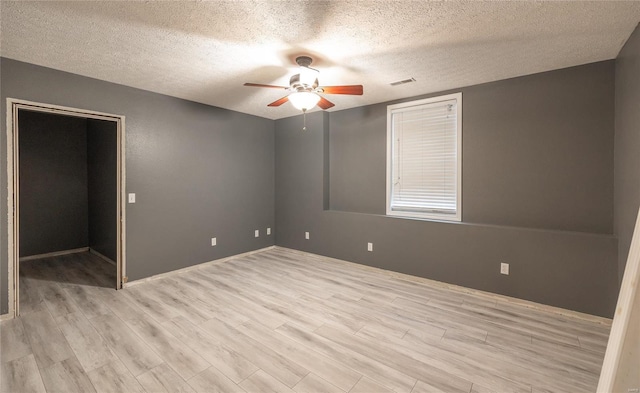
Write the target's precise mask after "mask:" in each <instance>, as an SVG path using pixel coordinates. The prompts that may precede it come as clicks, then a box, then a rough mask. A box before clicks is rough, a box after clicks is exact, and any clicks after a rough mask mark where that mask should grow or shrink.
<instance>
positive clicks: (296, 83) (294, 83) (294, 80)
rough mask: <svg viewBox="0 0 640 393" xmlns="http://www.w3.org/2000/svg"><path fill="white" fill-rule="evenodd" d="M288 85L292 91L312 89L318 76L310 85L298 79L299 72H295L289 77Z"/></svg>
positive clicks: (315, 86) (316, 84) (314, 87)
mask: <svg viewBox="0 0 640 393" xmlns="http://www.w3.org/2000/svg"><path fill="white" fill-rule="evenodd" d="M289 86H291V90H293V91H313V90H315V89H316V88H317V87H318V78H316V79H315V80H314V81H313V84H312V85H308V84H305V83H303V82H302V81H301V80H300V74H295V75H293V76H291V78H290V79H289Z"/></svg>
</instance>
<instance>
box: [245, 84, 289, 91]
mask: <svg viewBox="0 0 640 393" xmlns="http://www.w3.org/2000/svg"><path fill="white" fill-rule="evenodd" d="M244 85H245V86H249V87H269V88H271V89H285V90H286V89H288V88H289V87H288V86H274V85H263V84H260V83H245V84H244Z"/></svg>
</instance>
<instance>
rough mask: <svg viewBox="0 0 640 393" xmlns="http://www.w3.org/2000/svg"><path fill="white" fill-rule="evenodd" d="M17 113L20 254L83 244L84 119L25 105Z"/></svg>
mask: <svg viewBox="0 0 640 393" xmlns="http://www.w3.org/2000/svg"><path fill="white" fill-rule="evenodd" d="M18 116H19V121H20V133H19V145H20V155H19V156H20V256H21V257H25V256H30V255H37V254H45V253H49V252H54V251H63V250H70V249H74V248H80V247H87V246H88V244H89V235H88V231H87V221H88V215H87V210H88V206H87V137H86V123H87V122H86V120H85V119H80V118H76V117H69V116H59V115H53V114H46V113H38V112H31V111H24V110H21V111H20V112H19V114H18ZM5 149H6V147H5ZM5 151H6V150H5ZM3 156H4V154H3ZM3 164H4V165H6V162H4V163H3ZM5 171H6V168H5ZM4 184H5V188H6V182H5V183H4ZM5 192H6V190H5ZM3 200H6V199H3ZM5 210H6V206H5ZM5 227H6V224H5ZM4 248H5V247H4V246H3V249H4Z"/></svg>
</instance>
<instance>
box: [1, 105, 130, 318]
mask: <svg viewBox="0 0 640 393" xmlns="http://www.w3.org/2000/svg"><path fill="white" fill-rule="evenodd" d="M45 119H58V120H60V121H62V122H63V123H64V124H65V127H66V128H65V130H66V129H68V130H73V131H72V132H70V133H66V132H65V134H64V135H65V136H64V138H62V139H57V136H59V135H61V134H60V133H58V134H55V133H54V134H50V135H49V136H48V138H49V139H48V141H47V139H46V138H47V136H46V135H42V136H40V135H36V137H37V138H34V135H33V133H29V132H28V131H27V128H25V127H26V126H28V125H30V124H31V125H32V124H34V122H36V123H37V122H38V121H40V122H42V121H44V120H45ZM83 125H84V127H85V128H84V130H83V129H81V127H82V126H83ZM21 127H22V130H21ZM21 133H22V137H23V141H22V144H21V139H20V138H21ZM114 133H115V135H114ZM114 137H115V138H114ZM38 138H40V139H38ZM105 138H106V139H105ZM34 140H37V141H36V142H34ZM124 141H125V138H124V116H119V115H112V114H106V113H99V112H95V111H89V110H83V109H77V108H69V107H61V106H56V105H49V104H42V103H35V102H29V101H24V100H16V99H8V100H7V164H8V165H7V166H8V170H7V174H8V182H7V183H8V184H7V188H8V195H9V197H8V198H7V199H8V201H7V203H8V211H9V212H10V214H9V225H8V226H9V228H8V235H9V236H8V251H9V252H8V256H9V261H8V262H9V263H8V267H9V272H8V273H9V285H8V288H9V315H10V316H17V315H19V313H20V299H19V297H20V262H21V257H23V258H22V260H23V261H25V260H29V259H31V260H34V259H39V258H45V259H42V260H43V261H48V262H51V258H64V257H63V256H64V255H65V254H66V255H69V254H73V253H78V252H86V251H91V254H92V257H94V258H96V257H98V258H100V259H102V260H110V261H111V262H112V263H113V264H115V267H114V268H115V270H116V272H115V275H113V274H112V275H111V279H110V281H112V283H111V285H112V286H113V288H115V289H120V288H122V283H123V282H124V281H126V264H125V257H124V255H125V253H124V250H125V241H124V239H125V230H124V229H125V221H124V219H125V214H124V213H125V211H124V206H125V204H124V190H125V187H124V181H125V176H124V173H125V166H124V162H125V160H124ZM48 145H52V146H51V147H52V148H51V149H48ZM53 145H59V151H57V150H56V149H55V147H56V146H53ZM107 145H109V146H110V148H109V149H106V148H103V147H101V146H107ZM83 148H84V150H83ZM38 149H40V152H47V153H43V155H44V156H46V155H49V156H56V155H59V156H63V157H64V160H63V161H64V163H62V164H60V165H61V167H60V168H55V170H51V171H50V173H46V174H42V173H41V174H40V175H39V176H40V178H39V179H38V178H37V176H36V178H35V179H34V178H33V177H32V176H29V177H27V176H26V174H27V173H29V170H31V169H33V168H35V169H37V168H38V166H40V167H42V166H43V162H39V161H43V160H40V158H35V159H34V157H38V154H39V150H38ZM73 149H75V150H73ZM105 150H107V153H105ZM21 155H23V157H21ZM83 155H84V156H83ZM54 158H55V157H54ZM83 158H84V161H83ZM52 162H53V161H52ZM21 165H22V166H21ZM47 165H50V164H44V166H45V167H46V166H47ZM83 171H84V172H83ZM21 173H22V175H23V179H21ZM60 173H63V175H62V176H61V177H60V178H58V179H57V178H56V175H54V174H57V175H60ZM65 173H66V175H64V174H65ZM83 173H84V174H85V176H84V180H83V179H82V178H83V176H82V174H83ZM88 173H91V174H92V176H86V175H87V174H88ZM27 178H28V180H29V181H27V180H26V179H27ZM103 179H104V182H103ZM83 181H84V184H83ZM46 183H50V184H49V186H56V187H58V189H57V192H51V191H47V188H46V187H47V184H46ZM83 185H84V186H85V189H84V191H83V190H82V186H83ZM37 188H40V189H37ZM53 189H54V188H49V190H53ZM73 189H76V191H77V192H75V193H74V192H72V191H73ZM21 192H23V195H22V197H21ZM25 193H26V194H25ZM43 193H46V194H43ZM83 193H84V194H83ZM21 204H22V205H23V206H22V207H21ZM47 204H48V208H47ZM65 206H66V208H65ZM74 206H76V207H77V208H78V209H77V210H76V211H72V207H74ZM56 209H60V210H64V211H60V212H58V213H59V216H58V217H52V216H51V215H52V214H53V213H54V212H55V211H56ZM11 213H12V214H11ZM90 218H91V221H90ZM21 222H22V224H23V225H22V227H21ZM56 223H58V224H63V225H60V227H61V229H67V230H68V232H69V236H67V234H66V233H65V231H64V230H58V231H57V232H56V231H55V228H56ZM83 224H84V227H83ZM47 226H49V227H51V228H49V231H48V232H46V231H45V230H46V227H47ZM25 227H30V228H32V229H33V228H37V231H41V232H42V233H32V232H30V231H25ZM83 228H84V229H83ZM105 228H108V229H105ZM21 230H22V231H21ZM83 231H84V232H83ZM25 257H26V258H25ZM46 258H49V259H46ZM67 258H68V257H67ZM83 259H87V258H83ZM94 260H95V259H94ZM113 277H115V280H114V279H113Z"/></svg>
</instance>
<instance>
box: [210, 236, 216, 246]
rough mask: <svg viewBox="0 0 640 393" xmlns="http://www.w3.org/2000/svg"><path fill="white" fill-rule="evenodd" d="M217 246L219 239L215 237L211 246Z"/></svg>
mask: <svg viewBox="0 0 640 393" xmlns="http://www.w3.org/2000/svg"><path fill="white" fill-rule="evenodd" d="M216 244H218V239H217V238H215V237H212V238H211V246H212V247H213V246H215V245H216Z"/></svg>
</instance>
